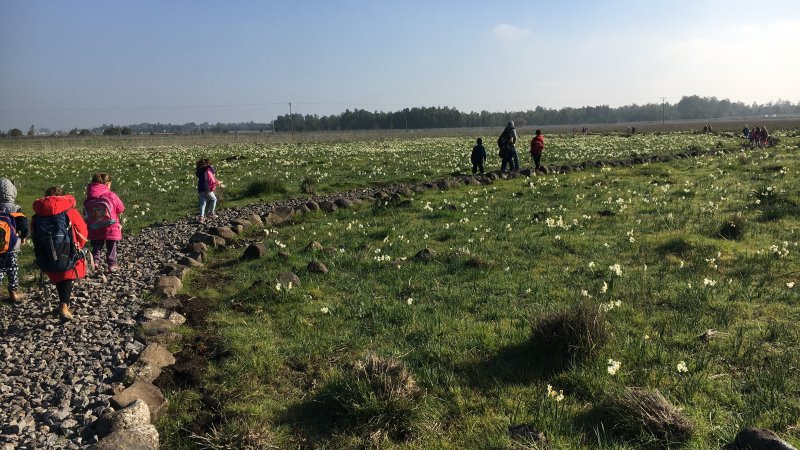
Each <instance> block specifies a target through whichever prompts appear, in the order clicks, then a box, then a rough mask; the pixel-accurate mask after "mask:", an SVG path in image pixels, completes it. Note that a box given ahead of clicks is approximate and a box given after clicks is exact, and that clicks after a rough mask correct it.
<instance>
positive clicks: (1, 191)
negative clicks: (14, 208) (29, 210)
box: [0, 178, 17, 203]
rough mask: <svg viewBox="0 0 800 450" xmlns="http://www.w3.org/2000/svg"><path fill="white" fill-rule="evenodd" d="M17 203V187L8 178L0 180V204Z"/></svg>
mask: <svg viewBox="0 0 800 450" xmlns="http://www.w3.org/2000/svg"><path fill="white" fill-rule="evenodd" d="M15 201H17V187H16V186H14V183H12V182H11V180H9V179H8V178H0V203H14V202H15Z"/></svg>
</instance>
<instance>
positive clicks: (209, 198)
mask: <svg viewBox="0 0 800 450" xmlns="http://www.w3.org/2000/svg"><path fill="white" fill-rule="evenodd" d="M197 196H198V198H199V199H200V217H203V216H205V215H206V204H208V214H209V215H212V214H214V210H215V209H216V208H217V196H216V195H214V193H213V192H200V193H199V194H198V195H197Z"/></svg>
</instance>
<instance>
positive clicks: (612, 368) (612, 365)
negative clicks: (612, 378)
mask: <svg viewBox="0 0 800 450" xmlns="http://www.w3.org/2000/svg"><path fill="white" fill-rule="evenodd" d="M621 365H622V363H621V362H619V361H614V360H613V359H609V360H608V367H607V368H606V370H607V371H608V373H609V374H611V375H616V374H617V371H618V370H619V366H621Z"/></svg>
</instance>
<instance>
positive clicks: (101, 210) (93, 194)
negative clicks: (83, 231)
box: [83, 172, 125, 273]
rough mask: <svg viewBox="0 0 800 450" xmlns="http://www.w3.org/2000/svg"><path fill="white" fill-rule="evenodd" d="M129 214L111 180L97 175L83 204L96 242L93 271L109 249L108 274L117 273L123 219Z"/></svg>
mask: <svg viewBox="0 0 800 450" xmlns="http://www.w3.org/2000/svg"><path fill="white" fill-rule="evenodd" d="M123 212H125V205H124V204H123V203H122V200H120V199H119V196H117V194H116V193H114V192H113V191H112V190H111V176H110V175H109V174H107V173H102V172H101V173H96V174H94V176H93V177H92V182H91V183H89V184H88V185H87V186H86V200H84V202H83V217H84V218H85V219H86V225H87V227H88V228H89V240H90V241H91V242H92V259H93V261H94V267H93V269H97V263H98V261H100V253H102V251H103V247H105V249H106V272H107V273H113V272H116V271H117V268H118V266H117V243H118V242H119V241H121V240H122V224H120V221H119V215H120V214H122V213H123Z"/></svg>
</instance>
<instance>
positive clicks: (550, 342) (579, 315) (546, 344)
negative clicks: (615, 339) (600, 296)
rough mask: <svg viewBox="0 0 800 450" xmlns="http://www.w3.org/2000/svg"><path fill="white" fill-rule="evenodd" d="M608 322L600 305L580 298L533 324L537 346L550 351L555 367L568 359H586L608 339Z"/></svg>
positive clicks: (558, 366) (534, 343)
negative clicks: (577, 301) (570, 305)
mask: <svg viewBox="0 0 800 450" xmlns="http://www.w3.org/2000/svg"><path fill="white" fill-rule="evenodd" d="M609 336H610V330H609V327H608V322H607V320H606V317H605V313H603V312H602V311H601V310H600V308H599V307H598V305H596V304H594V303H592V302H581V303H578V304H576V305H574V306H573V307H571V308H570V309H567V310H561V311H557V312H554V313H551V314H550V315H548V316H546V317H544V318H543V319H541V320H539V321H538V322H537V323H536V324H535V325H534V326H533V332H532V334H531V341H532V343H533V345H534V346H536V347H537V348H540V349H542V350H546V352H547V353H548V354H549V355H551V357H552V358H553V361H552V363H553V364H554V366H556V368H563V367H564V365H565V364H566V363H567V362H569V361H573V360H574V361H585V360H587V359H589V358H590V357H592V356H594V355H596V354H597V352H598V350H600V349H601V348H602V347H603V346H604V345H605V344H606V342H608V340H609Z"/></svg>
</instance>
